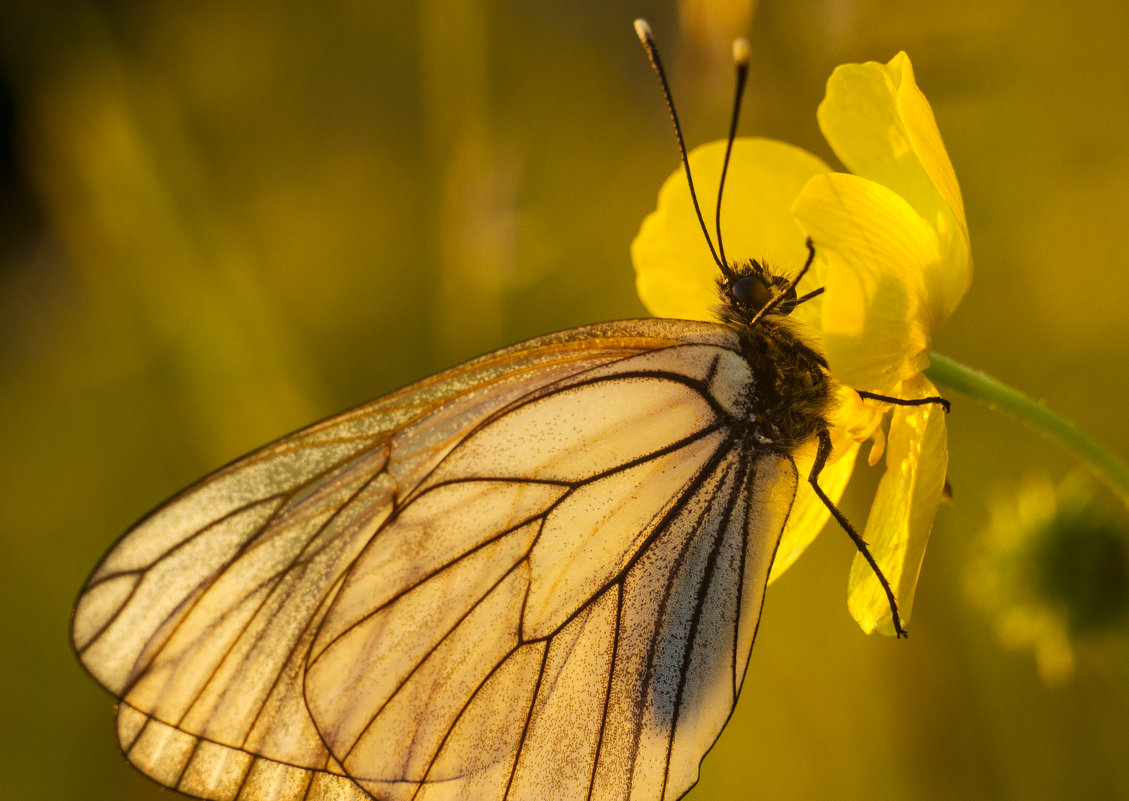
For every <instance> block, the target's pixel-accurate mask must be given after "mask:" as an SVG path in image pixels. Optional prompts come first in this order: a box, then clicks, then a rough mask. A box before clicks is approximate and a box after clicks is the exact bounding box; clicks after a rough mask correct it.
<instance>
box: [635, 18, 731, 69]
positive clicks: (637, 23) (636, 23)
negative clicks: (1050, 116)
mask: <svg viewBox="0 0 1129 801" xmlns="http://www.w3.org/2000/svg"><path fill="white" fill-rule="evenodd" d="M636 24H638V23H636ZM733 61H734V62H736V64H737V66H738V67H744V66H747V65H748V63H749V40H748V39H746V38H745V37H743V36H742V37H740V38H738V39H734V40H733Z"/></svg>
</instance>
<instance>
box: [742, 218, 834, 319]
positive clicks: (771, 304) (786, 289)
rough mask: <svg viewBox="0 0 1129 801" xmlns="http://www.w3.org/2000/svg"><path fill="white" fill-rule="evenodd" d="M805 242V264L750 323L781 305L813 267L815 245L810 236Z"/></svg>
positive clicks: (812, 294) (810, 294)
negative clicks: (806, 255)
mask: <svg viewBox="0 0 1129 801" xmlns="http://www.w3.org/2000/svg"><path fill="white" fill-rule="evenodd" d="M804 244H805V245H807V248H808V258H807V261H805V262H804V266H803V267H801V268H800V271H799V272H798V273H796V277H795V278H793V279H792V280H791V281H789V282H788V285H787V286H786V287H784V289H782V290H780V291H779V292H777V293H776V294H775V295H774V296H773V297H772V300H770V301H769V302H768V303H766V304H764V305H763V306H762V307H761V309H760V311H758V312H757V313H756V314H754V315H753V319H752V320H750V321H749V325H756V324H757V320H759V319H760V318H762V317H764V316H765V315H766V314H768V313H769V312H770V311H772V310H773V309H775V308H776V307H777V306H779V305H780V301H782V300H784V298H786V297H787V296H788V293H789V292H790V291H792V290H793V289H795V288H796V284H798V283H800V279H801V278H803V277H804V275H805V274H807V271H808V268H809V267H811V263H812V262H813V261H815V245H814V244H812V241H811V237H810V236H809V237H808V238H807V241H806V242H805V243H804ZM822 292H823V290H822V289H817V290H815V291H814V292H809V293H808V294H806V295H804V297H803V300H811V299H812V298H814V297H815V296H816V295H819V294H822ZM796 302H797V303H799V302H800V301H799V300H797V301H796Z"/></svg>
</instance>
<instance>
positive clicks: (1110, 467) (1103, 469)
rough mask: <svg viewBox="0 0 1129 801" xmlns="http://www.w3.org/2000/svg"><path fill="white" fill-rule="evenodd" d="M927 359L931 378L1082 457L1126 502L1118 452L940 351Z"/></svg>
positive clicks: (1126, 479) (1127, 479)
mask: <svg viewBox="0 0 1129 801" xmlns="http://www.w3.org/2000/svg"><path fill="white" fill-rule="evenodd" d="M930 358H931V360H932V363H931V364H930V365H929V367H928V369H926V371H925V375H927V376H928V377H929V380H930V381H932V382H933V383H935V384H941V385H943V386H946V387H951V388H952V389H955V390H956V391H957V392H960V393H962V394H964V395H967V396H968V397H970V398H972V399H974V400H978V401H980V402H981V403H983V404H985V405H987V406H988V407H989V408H990V409H998V410H999V411H1001V412H1005V413H1006V414H1009V415H1011V416H1012V417H1014V418H1015V419H1016V420H1019V421H1020V422H1021V423H1023V424H1024V425H1026V426H1027V427H1028V428H1031V429H1033V430H1035V431H1037V432H1039V433H1040V434H1042V435H1043V436H1045V437H1047V438H1048V439H1051V440H1054V441H1055V442H1056V443H1058V444H1059V445H1061V446H1062V447H1063V448H1065V449H1066V450H1068V451H1070V452H1071V453H1073V454H1074V455H1075V456H1077V457H1078V458H1079V459H1081V460H1082V462H1083V463H1084V464H1086V466H1087V467H1089V468H1090V470H1091V471H1093V473H1094V474H1095V475H1096V476H1097V477H1098V478H1100V479H1101V480H1102V481H1104V482H1105V483H1106V484H1108V485H1109V486H1110V488H1111V489H1112V490H1113V491H1114V492H1116V493H1117V494H1118V495H1120V496H1121V497H1122V499H1124V500H1125V502H1126V503H1129V465H1126V464H1125V462H1123V461H1122V460H1121V458H1120V457H1119V456H1117V454H1115V453H1113V452H1112V451H1110V450H1108V449H1106V448H1104V447H1102V446H1101V445H1099V444H1098V443H1097V442H1095V441H1094V440H1093V439H1091V438H1090V437H1089V436H1088V435H1087V434H1086V433H1084V432H1083V431H1082V430H1081V429H1079V428H1078V427H1077V426H1076V425H1074V424H1073V423H1071V422H1069V421H1067V420H1064V419H1063V418H1062V417H1059V416H1058V415H1057V414H1055V413H1054V412H1052V411H1051V410H1050V409H1048V408H1047V407H1046V406H1044V405H1043V404H1041V403H1039V402H1038V401H1036V400H1032V399H1031V398H1029V397H1027V396H1026V395H1024V394H1023V393H1022V392H1020V391H1019V390H1015V389H1012V388H1011V387H1008V386H1005V385H1003V384H1001V383H1000V382H999V381H997V380H996V379H994V378H990V377H989V376H986V375H984V373H981V372H978V371H976V370H973V369H972V368H971V367H965V366H964V365H963V364H960V363H959V362H954V361H953V360H952V359H949V358H948V357H945V356H942V355H940V354H939V353H932V354H930Z"/></svg>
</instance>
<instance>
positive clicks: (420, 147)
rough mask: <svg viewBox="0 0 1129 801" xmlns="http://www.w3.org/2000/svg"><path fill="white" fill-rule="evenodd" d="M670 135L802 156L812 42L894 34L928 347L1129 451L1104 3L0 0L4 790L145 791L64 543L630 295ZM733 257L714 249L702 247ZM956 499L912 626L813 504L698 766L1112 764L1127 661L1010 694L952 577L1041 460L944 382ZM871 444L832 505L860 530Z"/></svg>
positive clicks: (1125, 75) (1126, 305) (888, 793)
mask: <svg viewBox="0 0 1129 801" xmlns="http://www.w3.org/2000/svg"><path fill="white" fill-rule="evenodd" d="M639 15H643V16H647V17H648V18H649V19H650V22H651V24H652V27H653V28H654V30H655V32H656V35H657V36H658V37H659V42H660V45H661V47H662V49H663V52H664V54H665V56H666V60H667V67H668V72H669V74H670V76H671V81H672V84H673V89H674V92H675V94H676V98H677V99H678V100H679V102H680V105H681V110H682V113H683V117H684V122H685V125H686V131H687V135H688V138H689V140H690V144H691V145H693V144H697V143H701V142H703V141H706V140H709V139H714V138H717V137H718V136H720V135H721V134H722V133H723V131H724V129H725V125H726V119H727V116H728V110H729V109H728V104H729V95H730V91H731V89H730V87H731V75H730V67H729V63H728V60H729V52H730V47H729V44H730V41H731V40H732V38H733V37H735V36H737V35H745V36H748V38H749V39H750V41H751V43H752V79H751V91H750V94H749V96H748V98H747V101H746V113H745V115H744V119H743V122H742V127H741V130H742V132H744V133H747V134H757V135H764V136H772V137H776V138H779V139H783V140H786V141H790V142H793V143H795V144H798V145H801V146H803V147H806V148H808V149H809V150H811V151H812V152H814V153H816V154H817V155H819V156H820V157H822V158H825V159H827V160H828V161H829V162H830V163H834V161H833V157H832V155H831V154H830V152H829V151H828V149H827V147H826V145H825V144H823V143H822V140H821V137H820V135H819V131H818V128H817V127H816V122H815V108H816V105H817V104H818V102H819V100H820V99H821V97H822V95H823V87H824V83H825V81H826V79H827V77H828V76H829V75H830V73H831V70H832V69H833V68H834V67H835V66H836V65H837V64H839V63H842V62H847V61H862V60H868V59H875V60H880V61H886V60H888V59H889V58H890V57H891V56H892V55H893V54H894V53H895V52H897V51H898V50H902V49H904V50H906V51H907V52H908V53H909V55H910V57H911V58H912V59H913V64H914V69H915V72H916V75H917V79H918V82H919V84H920V86H921V88H922V89H923V91H924V92H925V93H926V95H927V96H928V98H929V99H930V101H931V102H932V104H933V107H934V110H935V112H936V116H937V120H938V123H939V125H940V128H941V132H942V134H943V135H944V137H945V141H946V145H947V147H948V149H949V153H950V155H951V157H952V160H953V163H954V165H955V167H956V171H957V175H958V177H959V178H960V181H961V187H962V190H963V192H964V200H965V204H966V208H967V213H968V220H969V227H970V230H971V237H972V246H973V253H974V256H975V261H976V274H975V277H974V280H973V285H972V289H971V291H970V292H969V294H968V296H967V297H966V298H965V300H964V302H963V303H962V305H961V306H960V308H959V309H958V310H957V312H956V314H955V315H954V317H953V318H952V319H951V320H950V321H949V324H948V325H947V326H946V328H945V329H943V330H942V332H941V333H940V335H939V337H938V339H937V341H936V343H935V345H936V347H937V349H938V350H940V351H942V352H944V353H946V354H948V355H950V356H952V357H954V358H957V359H959V360H961V361H965V362H967V363H971V364H973V365H975V366H977V367H980V368H982V369H985V370H987V371H989V372H991V373H993V374H995V375H997V376H999V377H1000V378H1002V379H1004V380H1006V381H1007V382H1009V383H1012V384H1014V385H1017V386H1019V387H1022V388H1024V389H1026V390H1027V391H1029V392H1030V393H1032V394H1033V395H1035V396H1037V397H1040V398H1044V399H1046V400H1047V401H1048V402H1049V403H1050V404H1051V405H1052V406H1053V407H1054V408H1056V409H1058V410H1060V411H1061V412H1063V413H1064V414H1066V415H1067V416H1068V417H1070V418H1073V419H1074V420H1077V421H1079V422H1080V423H1081V424H1082V425H1083V427H1084V428H1086V429H1087V430H1088V431H1089V432H1091V433H1092V434H1094V435H1095V436H1096V437H1097V438H1099V439H1100V440H1102V441H1104V442H1106V443H1108V444H1109V445H1110V446H1112V447H1113V449H1114V450H1117V451H1119V452H1121V453H1123V454H1124V453H1129V414H1127V413H1126V411H1125V405H1126V404H1125V400H1124V399H1125V398H1126V396H1127V394H1129V377H1127V375H1129V371H1127V369H1126V364H1129V280H1126V277H1125V276H1126V274H1129V247H1127V245H1126V239H1125V236H1124V233H1123V232H1124V230H1125V222H1124V219H1125V216H1126V213H1127V211H1129V146H1127V143H1129V103H1127V102H1126V100H1127V98H1129V66H1126V60H1125V48H1124V42H1125V41H1127V40H1129V7H1127V6H1126V5H1125V4H1123V3H1121V2H1119V1H1118V0H1108V2H1099V1H1098V0H1089V1H1088V2H1082V3H1076V4H1046V3H1036V2H1033V0H1028V1H1027V2H1020V1H1019V0H974V1H973V0H957V2H952V3H932V2H927V0H911V2H904V3H883V2H878V1H877V0H869V1H867V0H858V1H857V2H846V1H845V0H829V2H824V3H817V4H805V3H795V2H790V1H789V0H772V1H771V2H769V1H767V0H766V1H765V2H761V3H759V4H756V6H755V7H753V5H752V4H751V3H738V2H730V3H724V2H712V3H711V2H706V0H699V1H698V2H692V1H691V0H687V2H682V3H674V2H662V3H658V2H637V3H634V4H629V3H624V2H621V0H614V1H613V2H594V0H585V1H584V2H578V3H554V4H534V3H522V2H516V1H515V0H500V1H499V2H495V3H487V2H484V1H483V0H451V1H450V2H440V1H439V0H422V2H415V3H412V2H402V1H397V2H361V1H360V0H333V1H332V2H326V3H308V4H298V3H287V2H265V0H246V1H245V2H238V3H233V2H229V1H228V0H199V1H198V2H192V3H179V2H173V1H172V0H152V1H151V2H139V1H138V0H134V1H132V2H131V1H130V0H118V1H117V2H102V3H92V2H82V1H81V0H70V1H68V2H63V0H10V2H7V3H5V4H4V8H3V10H0V57H2V59H3V61H2V64H0V67H2V76H0V77H2V79H3V85H2V86H0V89H2V90H3V95H4V96H3V98H0V100H2V101H3V103H4V107H3V108H2V109H0V113H2V121H3V124H4V131H3V133H4V134H5V137H6V138H5V144H6V145H8V146H9V147H8V152H7V153H6V154H5V155H6V156H7V158H6V159H5V161H4V163H3V165H2V166H3V168H4V172H3V174H2V175H0V180H2V185H0V192H2V195H0V215H2V216H0V243H2V250H0V254H2V256H0V257H2V262H0V326H2V335H0V465H2V470H3V473H2V478H3V480H2V483H0V487H2V489H0V492H2V493H3V494H2V497H0V569H2V573H0V575H2V578H0V623H2V631H3V633H4V648H3V649H2V654H0V687H3V698H4V700H3V705H2V709H3V711H2V712H0V775H2V776H3V781H4V791H3V795H4V796H5V797H8V798H13V799H21V801H23V800H25V799H38V798H43V799H56V798H58V799H72V798H73V799H83V800H84V801H102V800H103V799H105V800H107V801H109V800H110V799H113V800H114V801H134V800H136V801H141V800H145V799H160V798H171V797H172V796H170V795H169V794H168V793H167V792H166V791H163V790H161V789H160V788H158V787H157V786H156V785H154V784H153V783H151V782H149V781H148V780H147V779H145V778H144V777H142V776H141V775H140V774H137V773H136V772H135V771H133V770H132V769H131V768H130V767H129V766H128V765H127V763H126V762H125V760H124V759H123V758H122V757H121V756H120V754H119V752H118V750H117V746H116V743H115V738H114V735H113V723H112V720H113V715H112V699H111V698H110V697H109V696H107V695H106V694H105V693H103V692H102V691H100V690H99V689H98V687H97V686H96V685H95V684H94V683H93V682H92V681H91V680H90V679H89V678H88V677H87V676H86V675H85V674H84V673H83V671H82V670H81V668H80V667H79V666H78V664H77V662H76V660H75V659H74V657H73V655H72V653H71V650H70V646H69V642H68V636H67V631H68V615H69V612H70V607H71V605H72V603H73V601H74V597H75V594H76V593H77V591H78V589H79V587H80V586H81V584H82V582H83V581H84V579H85V577H86V575H87V573H88V571H89V570H90V569H91V568H92V567H93V566H94V564H95V562H96V561H97V559H98V558H99V556H100V554H101V553H102V552H103V551H104V550H105V549H106V548H107V547H108V546H109V545H110V543H111V542H112V541H113V540H114V539H115V538H116V537H117V536H118V535H119V534H120V533H121V532H122V531H124V530H125V529H126V528H127V527H128V526H129V524H130V523H131V522H133V521H134V520H135V519H136V518H138V517H140V516H141V515H142V514H143V513H144V512H145V511H147V510H148V509H149V508H151V507H152V506H153V505H155V504H156V503H158V502H159V501H161V500H162V499H163V498H165V497H167V496H168V495H170V494H172V493H174V492H176V491H177V490H179V489H181V488H182V487H183V486H185V485H187V484H188V483H189V482H191V481H193V480H194V479H196V478H198V477H200V476H202V475H203V474H205V473H206V472H208V471H209V470H211V469H213V468H215V467H216V466H218V465H220V464H222V463H223V462H226V461H227V460H229V459H231V458H234V457H236V456H238V455H240V454H242V453H244V452H246V451H247V450H249V449H251V448H253V447H254V446H256V445H259V444H262V443H263V442H266V441H267V440H269V439H272V438H274V437H276V436H278V435H279V434H282V433H284V432H286V431H288V430H291V429H294V428H297V427H299V426H301V425H303V424H305V423H308V422H311V421H313V420H315V419H318V418H320V417H324V416H326V415H329V414H331V413H333V412H336V411H338V410H341V409H343V408H345V407H347V406H350V405H352V404H355V403H358V402H361V401H363V400H366V399H368V398H371V397H375V396H377V395H380V394H383V393H384V392H386V391H389V390H391V389H394V388H396V387H398V386H401V385H403V384H406V383H408V382H410V381H412V380H414V379H417V378H420V377H423V376H425V375H428V374H430V373H432V372H435V371H436V370H438V369H440V368H443V367H445V366H449V365H451V364H453V363H455V362H457V361H459V360H461V359H464V358H467V357H470V356H473V355H476V354H478V353H481V352H483V351H486V350H490V349H493V348H496V347H500V346H502V345H506V344H509V343H512V342H515V341H517V340H520V339H523V338H527V337H530V336H533V335H536V334H540V333H545V332H548V331H551V330H556V329H560V328H567V327H571V326H575V325H580V324H583V323H588V322H595V321H598V320H605V319H613V318H620V317H631V316H639V315H642V314H643V313H644V312H643V309H642V306H641V304H640V303H639V301H638V299H637V298H636V297H635V295H634V289H633V286H634V275H633V274H632V270H631V267H630V261H629V258H628V246H629V243H630V241H631V239H632V237H633V236H634V234H635V232H636V230H637V228H638V225H639V224H640V222H641V221H642V219H643V217H644V215H645V214H646V213H647V212H649V211H650V210H651V209H652V208H653V205H654V199H655V195H656V193H657V191H658V188H659V185H660V184H661V182H662V180H663V179H664V178H665V177H666V176H667V175H668V174H669V173H670V172H671V171H672V170H673V169H674V168H675V166H676V164H677V159H676V151H675V148H674V144H673V142H672V139H671V136H670V133H669V125H668V123H667V120H666V117H665V112H664V109H663V105H662V101H661V98H660V96H659V94H658V89H657V87H656V86H655V83H654V78H653V76H652V75H651V73H650V70H649V67H648V65H647V63H646V58H645V57H644V55H643V53H642V51H641V49H640V47H639V44H638V42H637V41H636V39H635V35H634V32H633V31H632V29H631V21H632V19H633V18H634V17H635V16H639ZM731 255H735V254H731ZM953 401H954V405H953V412H952V415H951V416H950V418H949V431H950V445H951V459H950V468H949V470H950V479H951V482H952V485H953V489H954V496H955V499H954V503H952V504H951V505H947V506H943V507H942V509H941V512H940V515H939V519H938V523H937V526H936V529H935V531H934V536H933V539H932V542H931V544H930V546H929V552H928V553H927V555H926V559H925V566H924V570H923V574H922V580H921V585H920V588H919V592H918V596H917V600H916V604H915V608H914V618H913V625H912V627H911V632H912V637H911V638H910V639H909V640H908V641H902V642H895V641H893V640H886V639H882V638H879V637H877V636H871V637H867V636H865V635H863V634H862V633H861V632H860V631H859V629H858V627H857V626H856V625H855V624H854V623H853V622H852V620H851V619H850V617H849V615H848V614H847V609H846V583H847V571H848V567H849V564H850V560H851V555H852V552H853V548H852V546H851V544H850V542H849V540H848V539H847V538H846V537H845V536H843V535H842V534H841V532H837V531H834V530H828V531H827V532H825V534H824V535H823V536H821V537H820V538H819V540H817V542H816V544H815V545H814V546H813V548H812V549H811V551H810V552H809V553H808V554H807V555H805V556H804V557H803V558H802V559H801V560H800V561H799V562H798V563H797V564H796V565H795V566H794V567H793V568H792V569H791V570H790V571H789V573H788V575H786V576H785V577H784V578H782V579H781V580H780V581H779V582H777V583H776V584H774V585H773V587H772V589H771V590H770V592H769V597H768V600H767V602H766V606H765V613H764V618H763V621H762V626H761V632H760V636H759V639H758V643H757V647H756V649H755V652H754V655H753V659H752V661H751V663H750V668H749V672H748V675H747V677H746V682H745V689H744V692H743V694H742V696H741V700H740V703H739V704H738V707H737V710H736V712H735V714H734V716H733V719H732V721H731V722H730V725H729V727H728V728H727V730H726V732H725V733H724V734H723V736H722V739H721V740H720V742H719V744H718V745H717V746H716V748H715V749H714V751H713V752H711V754H710V756H708V757H707V759H706V761H705V764H704V767H703V778H702V781H701V783H700V784H699V786H698V787H697V788H696V789H695V790H694V791H693V792H692V793H691V795H690V798H691V799H694V800H695V801H705V799H712V798H717V799H734V798H746V797H748V798H773V799H867V801H873V799H880V798H907V799H908V798H912V799H938V800H940V799H945V800H947V799H952V798H961V799H967V800H971V801H978V800H979V799H984V800H985V801H986V800H987V799H1001V798H1022V799H1024V801H1034V800H1035V799H1060V798H1101V799H1117V798H1123V799H1124V798H1129V761H1127V760H1126V755H1127V754H1129V724H1127V722H1126V721H1129V692H1127V689H1129V688H1127V686H1126V683H1125V682H1126V676H1125V674H1124V672H1118V671H1117V670H1107V669H1103V667H1102V665H1101V664H1100V663H1099V664H1086V663H1083V664H1080V666H1079V670H1078V671H1077V674H1076V675H1075V677H1074V679H1073V681H1072V682H1071V683H1069V684H1068V685H1066V686H1064V687H1057V688H1047V687H1045V686H1043V685H1042V684H1041V683H1040V681H1039V678H1038V672H1037V670H1036V667H1035V664H1034V660H1033V659H1032V657H1031V655H1030V654H1024V653H1013V652H1007V651H1003V650H1001V649H1000V647H999V646H998V645H997V643H996V642H995V640H994V638H993V636H992V630H991V624H990V622H989V621H987V620H985V619H984V618H983V616H982V615H981V614H980V612H979V611H977V610H976V609H975V608H974V607H972V606H970V605H969V604H968V602H967V600H966V598H965V596H964V593H963V590H962V588H963V569H964V565H965V563H966V561H967V557H968V554H969V552H970V548H972V546H973V543H974V542H975V538H976V536H977V532H978V531H979V530H980V529H981V528H982V527H983V526H984V525H985V524H986V522H987V517H988V515H987V503H988V502H987V500H986V498H985V494H984V490H985V489H986V488H988V487H991V486H994V485H996V484H998V483H999V482H1004V481H1007V480H1009V479H1018V478H1021V477H1022V476H1024V475H1026V473H1027V472H1028V471H1030V470H1033V469H1038V470H1045V471H1048V472H1050V473H1051V474H1056V475H1057V474H1061V473H1063V472H1065V471H1066V470H1067V469H1069V467H1070V462H1069V460H1068V459H1066V458H1065V457H1062V456H1061V455H1059V454H1058V453H1057V452H1056V451H1055V450H1053V449H1052V448H1051V447H1050V446H1049V445H1047V444H1046V443H1044V442H1043V441H1041V440H1040V439H1039V438H1038V437H1037V436H1034V435H1032V434H1030V433H1029V432H1027V431H1026V430H1024V429H1023V428H1021V427H1020V426H1018V425H1016V424H1013V423H1011V422H1009V421H1006V420H1003V419H1001V418H999V417H997V416H995V415H993V414H992V413H990V412H989V411H987V410H985V409H983V408H979V407H976V406H974V405H972V404H971V403H968V402H964V401H962V399H961V398H960V397H959V396H957V397H954V398H953ZM872 489H873V483H871V485H870V486H869V487H868V485H867V479H865V478H864V479H863V480H861V481H857V482H856V483H855V485H854V486H853V487H852V490H851V491H850V492H849V493H848V498H847V500H846V502H845V511H846V512H847V514H848V515H849V516H851V517H852V518H853V519H855V520H857V521H859V522H860V523H861V520H862V518H863V517H864V516H865V513H866V509H867V508H868V505H869V496H868V491H871V490H872Z"/></svg>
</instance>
